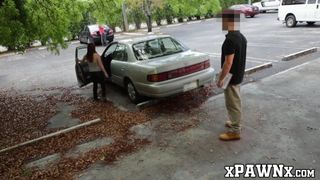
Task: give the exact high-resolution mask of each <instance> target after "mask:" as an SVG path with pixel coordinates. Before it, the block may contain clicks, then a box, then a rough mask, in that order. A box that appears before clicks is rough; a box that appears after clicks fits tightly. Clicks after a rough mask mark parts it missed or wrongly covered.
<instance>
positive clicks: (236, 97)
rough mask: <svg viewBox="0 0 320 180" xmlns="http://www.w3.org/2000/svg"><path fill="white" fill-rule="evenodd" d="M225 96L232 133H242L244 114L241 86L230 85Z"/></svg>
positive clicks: (225, 91)
mask: <svg viewBox="0 0 320 180" xmlns="http://www.w3.org/2000/svg"><path fill="white" fill-rule="evenodd" d="M224 96H225V101H226V108H227V111H228V115H229V119H230V121H231V131H232V132H237V133H240V122H241V114H242V110H241V97H240V85H229V86H228V87H227V88H226V89H225V90H224Z"/></svg>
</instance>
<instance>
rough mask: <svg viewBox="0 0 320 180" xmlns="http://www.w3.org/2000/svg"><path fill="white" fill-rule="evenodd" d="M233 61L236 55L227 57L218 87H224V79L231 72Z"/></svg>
mask: <svg viewBox="0 0 320 180" xmlns="http://www.w3.org/2000/svg"><path fill="white" fill-rule="evenodd" d="M233 59H234V54H230V55H227V56H225V61H224V64H223V67H222V71H221V75H220V77H219V81H218V87H220V88H221V87H222V86H223V79H224V78H225V77H226V76H227V74H228V73H229V72H230V70H231V67H232V63H233Z"/></svg>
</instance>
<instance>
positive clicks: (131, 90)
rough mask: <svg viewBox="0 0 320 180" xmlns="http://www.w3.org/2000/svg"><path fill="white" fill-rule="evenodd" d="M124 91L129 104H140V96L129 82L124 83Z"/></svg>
mask: <svg viewBox="0 0 320 180" xmlns="http://www.w3.org/2000/svg"><path fill="white" fill-rule="evenodd" d="M126 90H127V94H128V97H129V99H130V101H131V102H133V103H135V104H137V103H139V102H140V100H141V96H140V95H139V93H138V92H137V90H136V88H135V87H134V85H133V83H132V82H131V81H130V80H128V81H127V83H126Z"/></svg>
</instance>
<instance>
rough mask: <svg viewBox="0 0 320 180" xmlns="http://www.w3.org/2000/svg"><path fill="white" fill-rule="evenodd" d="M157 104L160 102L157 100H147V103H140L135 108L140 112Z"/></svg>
mask: <svg viewBox="0 0 320 180" xmlns="http://www.w3.org/2000/svg"><path fill="white" fill-rule="evenodd" d="M159 102H160V100H159V99H152V100H148V101H144V102H142V103H139V104H137V105H136V107H137V109H139V110H141V109H144V108H146V107H150V106H152V105H155V104H158V103H159Z"/></svg>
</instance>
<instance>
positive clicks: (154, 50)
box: [133, 37, 185, 60]
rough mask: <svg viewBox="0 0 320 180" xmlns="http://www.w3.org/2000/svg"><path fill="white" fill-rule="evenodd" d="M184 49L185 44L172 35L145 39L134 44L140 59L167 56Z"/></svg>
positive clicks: (135, 52) (136, 54)
mask: <svg viewBox="0 0 320 180" xmlns="http://www.w3.org/2000/svg"><path fill="white" fill-rule="evenodd" d="M184 50H185V47H184V46H183V45H181V44H180V43H178V42H177V41H176V40H174V39H172V38H170V37H166V38H158V39H153V40H149V41H143V42H140V43H137V44H134V45H133V51H134V54H135V56H136V57H137V59H138V60H148V59H152V58H156V57H161V56H167V55H171V54H175V53H179V52H182V51H184Z"/></svg>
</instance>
